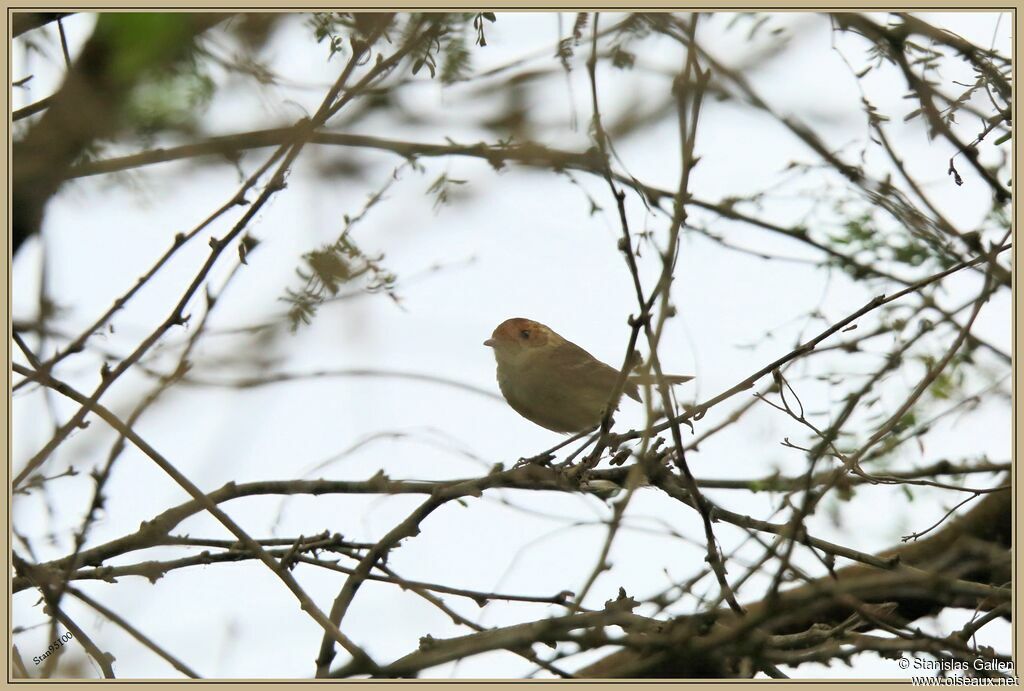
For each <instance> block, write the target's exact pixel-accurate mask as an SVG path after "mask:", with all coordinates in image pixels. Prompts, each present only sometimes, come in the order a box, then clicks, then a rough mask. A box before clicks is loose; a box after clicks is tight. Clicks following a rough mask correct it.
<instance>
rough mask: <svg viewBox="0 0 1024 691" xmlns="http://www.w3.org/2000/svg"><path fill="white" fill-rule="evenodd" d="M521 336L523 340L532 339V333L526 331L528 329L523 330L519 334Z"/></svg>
mask: <svg viewBox="0 0 1024 691" xmlns="http://www.w3.org/2000/svg"><path fill="white" fill-rule="evenodd" d="M519 335H520V336H521V337H522V338H529V337H530V332H529V331H528V330H526V329H523V330H522V331H520V332H519Z"/></svg>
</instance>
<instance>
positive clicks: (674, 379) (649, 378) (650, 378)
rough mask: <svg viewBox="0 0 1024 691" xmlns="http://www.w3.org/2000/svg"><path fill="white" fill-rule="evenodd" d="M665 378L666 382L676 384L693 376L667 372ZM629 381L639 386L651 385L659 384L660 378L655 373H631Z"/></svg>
mask: <svg viewBox="0 0 1024 691" xmlns="http://www.w3.org/2000/svg"><path fill="white" fill-rule="evenodd" d="M663 379H664V380H665V383H666V384H672V385H674V384H683V383H685V382H688V381H690V380H691V379H693V377H691V376H689V375H686V374H682V375H679V374H666V375H664V377H663ZM629 381H630V382H632V383H633V384H636V385H637V386H647V385H648V384H649V385H651V386H657V385H658V378H657V377H656V376H655V375H654V374H631V375H630V376H629Z"/></svg>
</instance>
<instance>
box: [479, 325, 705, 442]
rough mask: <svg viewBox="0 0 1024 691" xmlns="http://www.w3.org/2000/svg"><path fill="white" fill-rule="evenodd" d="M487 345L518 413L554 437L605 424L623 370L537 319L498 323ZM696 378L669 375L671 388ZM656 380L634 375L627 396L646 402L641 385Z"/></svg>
mask: <svg viewBox="0 0 1024 691" xmlns="http://www.w3.org/2000/svg"><path fill="white" fill-rule="evenodd" d="M484 345H485V346H490V347H491V348H493V349H494V359H495V360H497V362H498V386H499V387H500V388H501V393H502V395H503V396H505V400H506V401H508V404H509V405H510V406H512V409H513V410H515V411H516V412H517V413H519V414H520V415H522V416H523V417H525V418H526V419H527V420H529V421H531V422H534V423H536V424H538V425H540V426H541V427H544V428H546V429H549V430H551V431H553V432H561V433H563V434H574V433H576V432H582V431H584V430H587V429H591V428H592V427H596V426H597V425H598V424H600V423H601V419H602V418H603V417H604V412H605V407H606V406H607V405H608V402H609V399H610V398H611V396H612V389H613V388H614V387H615V382H616V380H617V379H618V376H619V371H618V370H616V369H615V368H613V367H610V366H608V365H606V364H604V363H603V362H601V361H600V360H598V359H597V358H595V357H594V356H593V355H591V354H590V353H588V352H587V351H585V350H583V348H580V347H579V346H578V345H576V344H575V343H573V342H572V341H567V340H565V339H564V338H562V337H561V336H559V335H558V334H556V333H555V332H554V331H552V330H551V329H549V328H548V327H546V326H544V325H543V324H540V323H538V322H535V321H533V320H531V319H523V318H522V317H515V318H512V319H506V320H505V321H503V322H502V323H501V324H498V326H497V328H495V329H494V333H492V334H491V337H490V338H488V339H487V340H486V341H484ZM691 379H693V377H687V376H665V381H666V382H668V383H669V384H681V383H682V382H685V381H689V380H691ZM647 382H651V383H654V378H653V377H649V376H648V377H644V376H641V375H636V374H633V375H630V376H629V377H628V378H627V379H626V382H625V385H624V387H623V393H624V394H626V395H627V396H629V397H630V398H632V399H633V400H635V401H639V400H640V390H639V388H638V384H644V383H647Z"/></svg>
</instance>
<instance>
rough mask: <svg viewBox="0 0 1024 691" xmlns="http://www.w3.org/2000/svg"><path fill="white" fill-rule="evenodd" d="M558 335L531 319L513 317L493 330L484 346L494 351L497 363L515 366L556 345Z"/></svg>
mask: <svg viewBox="0 0 1024 691" xmlns="http://www.w3.org/2000/svg"><path fill="white" fill-rule="evenodd" d="M559 340H560V338H559V336H558V334H556V333H555V332H554V331H552V330H551V329H549V328H548V327H546V326H544V325H543V324H541V323H539V322H535V321H533V320H532V319H524V318H522V317H513V318H512V319H506V320H505V321H503V322H502V323H500V324H498V326H497V327H496V328H495V329H494V333H492V334H491V337H490V338H488V339H487V340H486V341H484V345H485V346H489V347H491V348H493V349H494V357H495V358H496V359H497V360H498V362H499V363H508V364H515V363H519V362H522V361H523V360H525V359H527V358H529V357H530V356H531V355H532V354H535V353H539V352H542V351H543V350H545V349H547V348H550V347H552V346H554V345H557V344H558V341H559Z"/></svg>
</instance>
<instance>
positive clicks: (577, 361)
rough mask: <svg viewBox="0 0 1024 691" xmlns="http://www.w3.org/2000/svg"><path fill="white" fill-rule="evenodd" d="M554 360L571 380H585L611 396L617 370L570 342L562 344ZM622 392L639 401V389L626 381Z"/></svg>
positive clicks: (617, 373)
mask: <svg viewBox="0 0 1024 691" xmlns="http://www.w3.org/2000/svg"><path fill="white" fill-rule="evenodd" d="M555 358H556V359H557V361H558V364H559V365H561V368H562V369H561V371H563V372H565V373H566V374H567V375H569V376H572V377H573V378H576V377H579V378H581V379H586V380H587V381H588V382H589V383H590V384H592V385H593V386H594V387H595V388H600V389H601V390H603V391H607V392H608V395H609V396H611V393H612V388H613V387H614V386H615V382H616V380H617V379H618V377H619V370H617V369H615V368H614V367H611V366H610V365H606V364H605V363H603V362H601V361H600V360H598V359H597V358H596V357H594V356H593V355H591V354H590V353H588V352H587V351H585V350H584V349H583V348H580V347H579V346H578V345H576V344H575V343H573V342H572V341H565V342H564V343H562V344H561V346H560V347H559V348H557V349H556V351H555ZM622 392H623V393H624V394H626V395H627V396H629V397H630V398H632V399H633V400H634V401H638V402H639V401H640V391H639V389H638V388H637V386H636V384H634V383H633V382H631V381H629V380H628V379H627V380H626V383H625V385H624V386H623V388H622Z"/></svg>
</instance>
